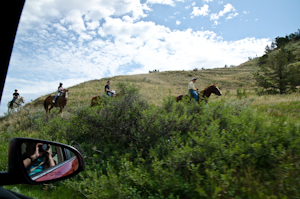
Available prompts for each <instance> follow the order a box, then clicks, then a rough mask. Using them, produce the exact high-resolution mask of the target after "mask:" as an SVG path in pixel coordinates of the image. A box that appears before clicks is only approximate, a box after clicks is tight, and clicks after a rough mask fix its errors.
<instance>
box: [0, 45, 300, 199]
mask: <svg viewBox="0 0 300 199" xmlns="http://www.w3.org/2000/svg"><path fill="white" fill-rule="evenodd" d="M286 48H289V49H291V50H292V51H293V53H294V54H295V55H296V57H297V60H298V61H297V62H299V61H300V50H299V49H300V42H299V41H295V42H289V44H287V45H286ZM258 61H259V58H251V59H249V61H247V62H246V63H244V64H241V65H239V66H234V67H226V68H225V67H224V68H216V69H206V70H204V69H201V70H193V71H166V72H153V73H149V74H140V75H130V76H116V77H111V78H103V79H99V80H92V81H88V82H84V83H81V84H79V85H76V86H73V87H70V88H69V99H68V104H67V106H66V107H65V109H64V114H63V116H60V115H57V113H58V110H57V109H54V110H53V113H51V114H50V115H46V114H45V111H44V109H43V101H44V99H45V98H46V97H47V95H45V96H42V97H40V98H38V99H36V100H34V101H33V102H31V103H28V104H27V105H26V106H25V107H24V109H23V110H20V111H18V112H17V113H14V114H12V115H7V116H4V117H2V118H0V129H1V132H0V137H1V140H0V142H1V145H0V146H1V148H0V150H1V154H0V155H1V158H0V167H1V169H2V170H6V169H7V151H8V143H9V140H10V139H11V138H13V137H32V138H40V139H47V140H53V141H57V142H62V143H66V144H70V145H73V146H75V147H76V148H78V149H79V150H80V151H81V153H82V155H83V156H84V157H85V163H86V170H85V171H84V172H82V173H80V174H79V175H78V176H77V177H75V178H72V179H69V180H67V181H64V182H59V183H54V184H51V185H43V186H42V185H41V186H35V187H32V186H26V185H17V186H7V188H9V189H12V190H14V191H17V192H20V193H23V194H25V195H28V196H30V197H33V198H170V199H171V198H299V197H300V192H299V190H300V178H299V176H300V175H299V172H300V166H299V165H300V156H299V154H300V148H299V146H300V145H299V143H300V123H299V119H300V93H299V91H298V92H295V93H288V94H283V95H257V91H256V84H255V80H254V78H253V73H254V72H255V71H257V70H258ZM154 69H155V68H154ZM157 69H159V68H157ZM192 77H197V78H198V80H197V81H196V86H197V87H198V88H199V89H200V90H202V89H204V88H205V87H207V86H209V85H210V84H212V83H216V84H217V86H218V87H219V88H220V90H221V91H222V93H223V94H222V96H219V97H217V96H215V95H212V96H211V97H210V98H209V101H208V103H207V104H205V103H200V104H196V103H189V102H188V101H183V102H179V103H176V102H175V96H177V95H179V94H187V84H188V83H189V82H190V81H191V78H192ZM107 80H110V81H111V88H113V89H114V90H116V91H117V92H118V93H120V94H121V96H120V97H119V98H114V99H113V98H108V97H102V100H101V101H99V104H98V105H97V106H96V107H93V108H90V101H91V97H92V96H95V95H99V94H100V95H103V94H104V85H105V84H106V81H107ZM49 193H52V194H51V196H50V194H49Z"/></svg>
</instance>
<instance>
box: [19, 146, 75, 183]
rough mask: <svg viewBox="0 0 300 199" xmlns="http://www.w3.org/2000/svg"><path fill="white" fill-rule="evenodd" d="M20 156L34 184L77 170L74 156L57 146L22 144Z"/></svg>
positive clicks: (67, 150)
mask: <svg viewBox="0 0 300 199" xmlns="http://www.w3.org/2000/svg"><path fill="white" fill-rule="evenodd" d="M21 154H22V160H23V164H24V167H25V170H26V171H27V173H28V175H29V177H31V179H32V180H34V181H36V182H43V181H48V180H53V179H57V178H61V177H64V176H68V175H70V174H72V173H74V172H75V171H76V170H77V169H78V168H79V162H78V158H77V157H76V155H75V154H74V153H73V152H71V151H70V150H69V149H67V148H63V147H61V146H58V145H53V144H51V145H50V144H45V143H37V142H24V143H22V145H21Z"/></svg>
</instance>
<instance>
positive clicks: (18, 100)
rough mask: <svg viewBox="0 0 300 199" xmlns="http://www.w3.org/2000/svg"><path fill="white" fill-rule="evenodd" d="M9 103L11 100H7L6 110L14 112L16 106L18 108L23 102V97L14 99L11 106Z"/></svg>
mask: <svg viewBox="0 0 300 199" xmlns="http://www.w3.org/2000/svg"><path fill="white" fill-rule="evenodd" d="M10 103H11V102H8V104H7V107H8V110H7V112H8V113H11V112H14V111H15V109H16V108H19V107H20V106H21V105H22V103H23V104H24V103H25V98H24V97H23V96H20V97H18V99H16V100H15V101H14V102H13V104H12V107H11V106H10Z"/></svg>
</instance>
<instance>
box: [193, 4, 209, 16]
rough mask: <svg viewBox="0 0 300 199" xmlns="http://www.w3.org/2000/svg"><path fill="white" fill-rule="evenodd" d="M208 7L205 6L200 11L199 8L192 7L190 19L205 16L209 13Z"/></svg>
mask: <svg viewBox="0 0 300 199" xmlns="http://www.w3.org/2000/svg"><path fill="white" fill-rule="evenodd" d="M208 8H209V6H208V5H207V4H205V5H204V6H202V7H201V8H200V9H199V7H193V12H192V13H191V15H192V17H197V16H206V15H208V13H209V12H210V10H209V9H208Z"/></svg>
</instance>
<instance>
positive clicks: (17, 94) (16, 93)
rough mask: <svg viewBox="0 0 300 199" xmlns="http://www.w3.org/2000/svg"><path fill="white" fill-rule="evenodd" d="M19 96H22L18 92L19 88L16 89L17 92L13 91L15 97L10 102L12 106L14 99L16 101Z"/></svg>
mask: <svg viewBox="0 0 300 199" xmlns="http://www.w3.org/2000/svg"><path fill="white" fill-rule="evenodd" d="M19 96H20V94H19V93H18V90H17V89H15V92H14V93H13V99H12V100H11V102H10V106H12V105H13V103H14V101H15V100H16V99H18V97H19Z"/></svg>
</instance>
